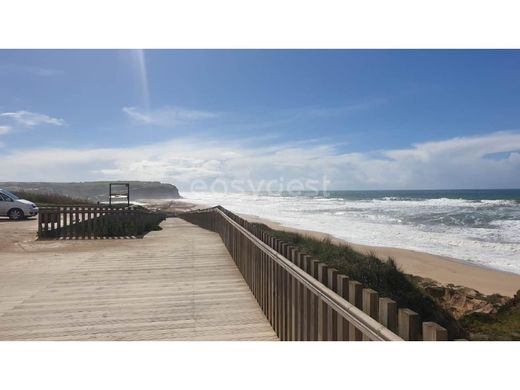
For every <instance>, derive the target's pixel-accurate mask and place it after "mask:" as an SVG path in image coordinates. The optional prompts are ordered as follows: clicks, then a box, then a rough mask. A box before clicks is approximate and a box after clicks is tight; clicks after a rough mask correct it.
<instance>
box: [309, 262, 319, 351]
mask: <svg viewBox="0 0 520 390" xmlns="http://www.w3.org/2000/svg"><path fill="white" fill-rule="evenodd" d="M318 265H319V261H318V260H316V259H312V260H311V261H310V270H311V276H312V277H313V278H314V279H318ZM310 301H311V310H310V313H311V314H310V325H311V326H310V340H312V341H316V340H318V301H319V298H318V297H317V296H316V295H314V293H310Z"/></svg>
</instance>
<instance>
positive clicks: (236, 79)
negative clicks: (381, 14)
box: [0, 50, 520, 189]
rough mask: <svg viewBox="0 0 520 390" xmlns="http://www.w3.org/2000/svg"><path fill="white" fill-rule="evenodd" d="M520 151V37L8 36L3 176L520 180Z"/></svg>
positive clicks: (379, 182) (1, 67)
mask: <svg viewBox="0 0 520 390" xmlns="http://www.w3.org/2000/svg"><path fill="white" fill-rule="evenodd" d="M519 150H520V51H518V50H510V51H498V50H492V51H491V50H490V51H486V50H478V51H469V50H468V51H464V50H451V51H442V50H430V51H428V50H423V51H412V50H409V51H399V50H335V51H327V50H272V51H265V50H247V51H237V50H222V51H219V50H216V51H205V50H200V51H189V50H164V51H151V50H146V51H140V50H133V51H123V50H104V51H92V50H72V51H71V50H48V51H46V50H44V51H32V50H14V51H10V50H0V164H1V165H2V166H3V167H6V166H7V167H8V168H9V169H7V170H4V169H2V171H1V173H0V181H1V180H54V181H68V180H96V179H141V180H147V179H148V180H161V181H165V182H171V183H174V184H178V185H179V186H180V187H181V189H188V188H189V187H190V185H191V184H192V183H193V182H194V181H195V180H202V181H204V182H206V183H207V182H211V181H214V180H216V179H219V180H224V181H226V182H230V181H232V180H251V181H254V182H256V183H259V182H262V181H269V180H278V181H285V182H287V181H289V180H293V179H294V180H307V179H309V180H323V178H324V177H326V180H327V181H328V182H329V187H331V188H335V189H372V188H373V189H384V188H490V187H520V154H519Z"/></svg>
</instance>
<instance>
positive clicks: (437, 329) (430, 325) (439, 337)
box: [422, 322, 448, 341]
mask: <svg viewBox="0 0 520 390" xmlns="http://www.w3.org/2000/svg"><path fill="white" fill-rule="evenodd" d="M422 329H423V340H424V341H447V340H448V331H447V330H446V328H443V327H442V326H440V325H439V324H437V323H435V322H423V324H422Z"/></svg>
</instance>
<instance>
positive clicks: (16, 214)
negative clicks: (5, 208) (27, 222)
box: [8, 209, 24, 221]
mask: <svg viewBox="0 0 520 390" xmlns="http://www.w3.org/2000/svg"><path fill="white" fill-rule="evenodd" d="M8 215H9V219H12V220H13V221H19V220H20V219H23V218H24V214H23V211H22V210H20V209H11V210H9V214H8Z"/></svg>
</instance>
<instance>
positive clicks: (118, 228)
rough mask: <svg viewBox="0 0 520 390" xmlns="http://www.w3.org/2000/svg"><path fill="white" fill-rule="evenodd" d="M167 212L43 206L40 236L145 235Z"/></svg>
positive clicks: (40, 212) (39, 216) (117, 208)
mask: <svg viewBox="0 0 520 390" xmlns="http://www.w3.org/2000/svg"><path fill="white" fill-rule="evenodd" d="M164 218H165V215H164V214H161V213H156V212H151V211H148V210H145V209H141V208H136V207H107V206H56V207H43V208H40V211H39V214H38V237H40V238H71V239H72V238H83V239H86V238H101V237H130V236H142V235H143V234H145V233H146V232H147V231H150V230H151V229H153V227H154V226H156V225H158V224H159V223H160V222H161V221H162V220H164Z"/></svg>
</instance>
